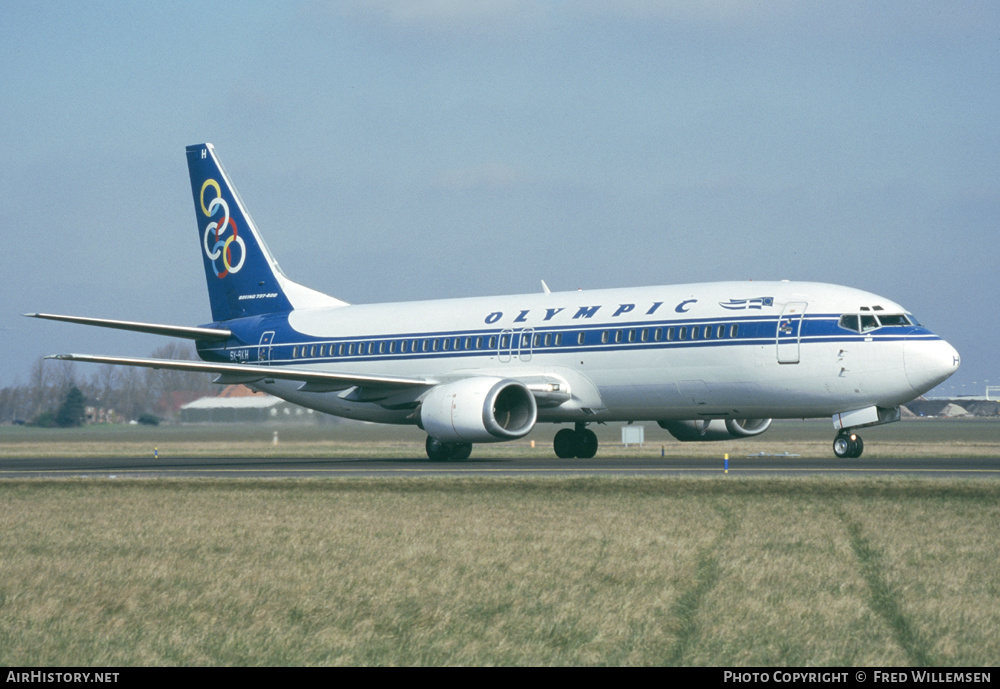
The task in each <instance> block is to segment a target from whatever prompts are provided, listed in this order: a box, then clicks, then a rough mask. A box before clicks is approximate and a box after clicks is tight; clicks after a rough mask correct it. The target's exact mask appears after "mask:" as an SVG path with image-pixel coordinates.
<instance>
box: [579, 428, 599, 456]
mask: <svg viewBox="0 0 1000 689" xmlns="http://www.w3.org/2000/svg"><path fill="white" fill-rule="evenodd" d="M596 454H597V434H596V433H594V432H593V431H592V430H590V429H589V428H586V429H584V430H582V431H577V432H576V456H577V457H579V458H580V459H590V458H591V457H593V456H594V455H596Z"/></svg>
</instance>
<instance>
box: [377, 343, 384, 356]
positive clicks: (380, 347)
mask: <svg viewBox="0 0 1000 689" xmlns="http://www.w3.org/2000/svg"><path fill="white" fill-rule="evenodd" d="M378 353H379V354H385V341H384V340H383V341H382V342H379V343H378Z"/></svg>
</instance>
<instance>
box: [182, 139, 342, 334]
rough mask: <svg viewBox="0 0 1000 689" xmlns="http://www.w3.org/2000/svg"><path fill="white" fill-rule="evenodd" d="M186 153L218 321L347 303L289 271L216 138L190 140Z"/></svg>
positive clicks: (211, 295) (199, 230)
mask: <svg viewBox="0 0 1000 689" xmlns="http://www.w3.org/2000/svg"><path fill="white" fill-rule="evenodd" d="M187 159H188V169H189V170H190V172H191V191H192V192H193V193H194V210H195V215H197V216H198V239H199V243H200V245H201V253H202V259H203V260H204V263H205V278H206V279H207V280H208V297H209V300H210V301H211V303H212V319H213V320H214V321H216V322H219V321H228V320H231V319H233V318H243V317H246V316H259V315H264V314H269V313H281V312H288V311H291V310H292V309H296V308H315V307H323V306H345V303H344V302H342V301H340V300H338V299H334V298H333V297H329V296H327V295H325V294H322V293H320V292H317V291H315V290H312V289H309V288H308V287H303V286H302V285H299V284H297V283H295V282H292V281H291V280H289V279H288V278H287V277H285V274H284V273H282V272H281V268H279V267H278V263H277V262H276V261H275V260H274V257H273V256H271V252H270V251H269V250H268V248H267V245H265V244H264V240H263V239H261V236H260V233H259V232H258V231H257V228H256V226H255V225H254V224H253V220H252V219H251V218H250V214H249V213H247V210H246V207H245V206H244V205H243V201H242V199H240V196H239V194H238V193H237V192H236V188H235V187H234V186H233V184H232V182H231V181H230V179H229V175H227V174H226V171H225V169H224V168H223V167H222V163H220V162H219V159H218V158H217V157H216V155H215V148H214V147H213V146H212V144H197V145H195V146H188V147H187Z"/></svg>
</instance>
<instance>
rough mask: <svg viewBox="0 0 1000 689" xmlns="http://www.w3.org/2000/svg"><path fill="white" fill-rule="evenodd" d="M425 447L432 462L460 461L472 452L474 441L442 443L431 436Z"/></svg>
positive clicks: (428, 437)
mask: <svg viewBox="0 0 1000 689" xmlns="http://www.w3.org/2000/svg"><path fill="white" fill-rule="evenodd" d="M424 447H425V448H426V450H427V456H428V457H429V458H430V460H431V461H432V462H460V461H462V460H463V459H468V458H469V455H471V454H472V443H442V442H441V441H440V440H435V439H434V438H432V437H430V436H427V442H426V443H424Z"/></svg>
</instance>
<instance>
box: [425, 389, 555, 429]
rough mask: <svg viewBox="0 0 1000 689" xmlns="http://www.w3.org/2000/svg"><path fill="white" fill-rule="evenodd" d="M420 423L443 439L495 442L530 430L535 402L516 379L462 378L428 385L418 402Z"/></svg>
mask: <svg viewBox="0 0 1000 689" xmlns="http://www.w3.org/2000/svg"><path fill="white" fill-rule="evenodd" d="M419 418H420V426H421V428H423V429H424V430H425V431H427V434H428V435H429V436H430V437H432V438H434V439H435V440H439V441H441V442H443V443H497V442H501V441H504V440H515V439H517V438H521V437H523V436H525V435H527V434H528V433H529V432H531V429H532V428H534V426H535V421H536V420H537V419H538V406H537V405H536V404H535V397H534V395H532V394H531V391H530V390H528V388H527V387H526V386H525V385H524V384H522V383H519V382H517V381H516V380H510V379H505V378H494V377H488V376H483V377H474V378H463V379H462V380H458V381H455V382H454V383H447V384H445V385H438V386H437V387H435V388H432V389H431V391H430V392H429V393H427V395H426V396H425V397H424V399H423V401H422V402H421V405H420V417H419Z"/></svg>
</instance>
